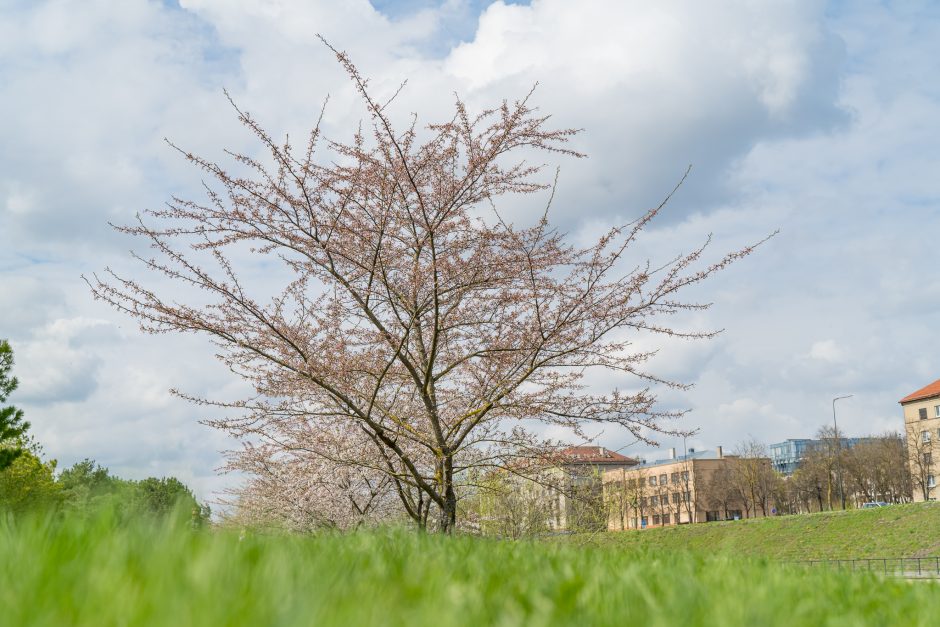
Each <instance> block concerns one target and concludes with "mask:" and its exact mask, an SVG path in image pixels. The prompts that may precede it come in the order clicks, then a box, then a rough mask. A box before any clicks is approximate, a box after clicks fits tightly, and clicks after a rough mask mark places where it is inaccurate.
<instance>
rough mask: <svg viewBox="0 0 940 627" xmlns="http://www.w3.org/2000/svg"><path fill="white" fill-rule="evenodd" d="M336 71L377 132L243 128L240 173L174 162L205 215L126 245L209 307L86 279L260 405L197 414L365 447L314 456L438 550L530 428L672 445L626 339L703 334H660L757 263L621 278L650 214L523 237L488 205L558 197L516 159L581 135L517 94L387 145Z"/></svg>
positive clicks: (641, 359) (362, 90)
mask: <svg viewBox="0 0 940 627" xmlns="http://www.w3.org/2000/svg"><path fill="white" fill-rule="evenodd" d="M334 52H335V53H336V57H337V59H338V60H339V62H340V63H341V64H342V66H343V67H344V68H345V69H346V71H347V72H348V74H349V76H350V78H351V80H352V82H353V84H354V85H355V86H356V88H357V89H358V90H359V94H360V95H361V97H362V100H363V102H364V104H365V107H366V108H367V110H368V114H369V116H370V122H371V126H370V128H369V132H363V131H362V130H360V131H359V132H357V133H355V134H354V135H353V138H352V140H351V141H350V142H348V143H343V142H339V141H332V140H330V141H324V139H323V138H322V137H321V130H320V125H319V123H318V124H317V126H316V127H315V128H314V129H313V131H312V132H311V134H310V137H309V140H308V141H307V142H306V146H305V147H304V148H303V149H301V150H296V149H295V148H294V147H293V146H291V145H290V143H289V142H288V141H286V140H285V141H284V142H283V143H278V142H277V141H275V140H274V138H273V137H272V136H271V135H270V134H269V133H268V132H267V131H266V130H264V129H263V128H262V126H261V125H260V124H259V123H258V122H257V121H256V120H255V119H254V118H252V117H251V116H250V115H249V114H248V113H246V112H243V111H241V110H238V109H237V108H236V110H237V112H238V113H237V115H238V117H239V119H240V121H241V122H242V123H243V124H244V125H245V126H246V127H247V128H248V129H249V130H250V131H251V132H252V133H254V134H255V135H256V137H257V138H258V140H259V141H260V143H261V144H263V146H264V147H265V148H266V151H267V157H266V158H264V159H262V158H255V157H252V156H249V155H242V154H232V155H231V156H232V157H233V158H234V160H235V162H236V163H237V164H238V165H237V167H238V168H240V171H241V172H243V173H233V172H231V171H229V170H227V169H226V168H225V167H223V166H222V165H220V164H218V163H216V162H215V161H213V160H211V159H208V158H204V157H201V156H198V155H194V154H192V153H189V152H187V151H185V150H182V149H180V152H181V153H182V155H183V156H185V158H186V159H188V160H189V161H190V162H191V163H192V164H194V165H195V166H196V167H198V168H200V169H202V170H203V171H204V172H205V174H206V175H207V177H208V178H209V179H210V181H214V184H207V185H206V192H207V200H206V201H203V202H199V201H196V200H188V199H183V198H174V199H173V200H172V201H171V202H170V203H168V206H167V207H166V208H164V209H162V210H156V211H149V212H147V214H148V219H147V221H145V220H144V219H141V220H140V221H139V223H138V224H136V225H132V226H125V227H119V228H118V230H119V231H121V232H123V233H126V234H129V235H132V236H135V237H139V238H141V239H142V240H143V241H145V242H147V243H148V244H149V245H150V247H151V248H152V249H153V254H152V256H143V255H139V256H138V259H139V260H140V261H141V262H142V263H143V264H144V266H145V267H146V269H147V270H148V271H150V272H151V273H154V274H156V275H162V276H163V277H165V278H167V279H169V280H170V281H172V282H174V283H175V284H176V285H177V286H179V287H186V288H190V289H194V290H199V291H201V294H202V297H201V298H196V297H193V298H192V299H190V301H189V302H179V301H180V298H181V292H180V291H179V290H174V291H171V292H170V293H167V294H161V293H159V292H158V288H157V287H156V286H155V285H149V286H148V285H147V284H146V283H144V282H140V281H139V280H138V279H135V278H130V277H126V276H121V275H118V274H117V273H115V272H112V271H110V270H108V271H107V274H106V276H104V277H99V276H97V275H96V276H94V277H92V278H91V279H89V284H90V286H91V288H92V291H93V293H94V295H95V296H96V297H97V298H100V299H103V300H104V301H106V302H108V303H110V304H111V305H113V306H114V307H115V308H117V309H118V310H120V311H123V312H127V313H128V314H131V315H132V316H135V317H137V318H138V319H139V321H140V324H141V327H142V329H143V330H145V331H147V332H153V333H164V332H180V333H197V334H202V335H205V336H208V337H210V338H211V339H212V340H213V341H214V342H215V343H216V344H217V346H218V351H219V355H220V358H221V359H222V361H223V362H224V363H225V364H226V365H227V366H228V367H229V368H230V369H231V370H232V371H234V372H235V373H237V374H238V375H239V376H241V377H243V378H244V379H246V380H247V381H249V382H250V383H251V384H252V385H253V386H254V388H255V390H256V394H255V395H254V396H253V397H252V398H251V399H246V400H234V401H231V400H216V399H206V400H202V402H205V403H208V404H210V405H214V406H216V407H220V408H223V409H226V410H230V411H231V412H233V413H234V414H236V416H235V417H233V418H226V419H218V420H213V421H212V424H214V425H216V426H218V427H220V428H222V429H225V430H226V431H228V432H229V433H231V434H233V435H235V436H236V437H243V438H246V439H248V440H252V441H262V442H266V443H274V441H275V440H276V432H277V430H278V429H279V428H280V427H278V426H277V425H279V424H281V423H289V424H290V428H292V429H295V430H299V429H310V430H314V431H315V430H317V429H319V428H320V424H321V423H323V424H326V425H328V426H329V428H330V429H333V428H335V429H336V430H337V431H338V432H339V433H341V434H342V433H346V434H348V437H349V438H351V439H356V440H358V439H359V438H361V437H363V436H364V437H365V438H366V439H368V441H369V446H368V447H365V448H361V449H358V452H357V453H356V455H355V456H354V457H353V458H349V457H345V456H342V455H337V454H336V453H335V451H331V450H316V451H314V454H316V455H317V456H319V457H322V458H325V459H334V460H337V462H341V463H344V464H351V465H354V466H365V467H367V468H368V469H369V471H370V472H371V471H377V472H382V473H384V474H385V475H386V476H387V477H389V479H390V480H391V485H392V486H393V489H394V491H395V493H396V494H397V495H398V497H399V499H400V500H401V505H402V508H403V509H404V511H405V512H406V514H407V515H408V516H410V517H411V519H413V520H414V521H415V522H416V523H417V524H418V525H421V526H425V525H428V521H429V519H430V521H431V524H432V526H434V527H436V528H438V529H440V530H443V531H450V530H452V529H453V528H454V526H455V523H456V519H457V512H458V507H457V500H458V493H459V487H460V482H461V480H462V479H461V478H462V477H463V476H465V475H466V474H467V471H468V470H469V469H472V468H476V467H489V468H500V467H502V468H505V467H508V466H509V465H511V464H512V460H513V456H514V455H515V453H516V451H517V450H519V449H520V448H523V449H526V450H529V449H530V447H531V446H538V445H541V444H540V443H539V442H536V440H537V439H538V438H536V437H535V436H534V435H533V433H534V431H533V430H532V429H531V428H530V427H529V425H531V424H532V423H533V421H536V422H540V423H542V424H546V423H548V424H552V425H559V426H561V427H564V428H569V429H571V430H573V431H574V432H575V433H578V434H581V433H583V432H582V429H583V428H584V427H585V426H587V425H616V426H619V427H623V428H626V429H627V430H628V431H629V432H631V433H633V434H634V436H636V437H637V438H638V439H640V440H642V441H650V439H651V438H652V435H651V434H655V433H657V432H659V433H669V434H674V435H680V434H682V433H684V431H683V430H681V429H678V428H676V427H675V426H674V425H673V423H672V421H673V420H674V419H676V418H678V417H679V416H681V415H682V412H678V411H664V410H661V409H659V408H658V405H657V403H656V395H655V393H654V392H653V391H651V389H650V387H649V385H650V384H658V385H665V386H671V387H676V388H682V387H684V386H683V384H682V383H681V382H676V381H668V380H664V379H662V378H660V377H658V376H656V375H655V374H653V373H650V372H647V371H645V370H644V363H645V362H646V361H647V359H648V358H649V357H650V356H651V354H652V353H650V352H647V351H641V352H636V351H635V350H631V333H632V334H635V333H653V334H661V335H665V336H681V337H685V338H691V339H701V338H708V337H710V336H712V335H713V333H710V332H700V331H683V330H681V329H678V328H676V327H675V326H670V325H669V324H668V322H667V319H668V318H669V317H670V316H672V315H673V314H676V313H677V312H682V311H686V310H699V309H704V308H706V307H707V306H708V305H707V304H702V303H698V302H694V301H689V300H686V299H685V298H684V297H683V294H685V292H686V288H687V287H689V286H692V285H694V284H698V283H700V282H701V281H703V280H704V279H706V278H708V277H709V276H711V275H712V274H714V273H716V272H718V271H720V270H721V269H723V268H725V267H726V266H728V265H729V264H730V263H732V262H734V261H735V260H737V259H740V258H741V257H743V256H745V255H747V254H749V253H750V252H751V251H752V250H753V246H748V247H745V248H743V249H741V250H738V251H735V252H733V253H730V254H727V255H725V256H723V257H720V258H718V259H717V260H716V261H714V262H713V263H706V262H705V261H704V258H703V255H704V252H705V249H706V246H707V243H708V239H707V238H706V239H705V242H704V243H703V245H702V246H701V247H700V248H697V249H695V250H693V251H692V252H690V253H688V254H684V255H681V256H678V257H676V258H674V259H672V260H671V261H668V262H666V263H665V264H662V265H654V264H651V263H650V262H648V261H644V260H639V261H638V260H635V259H634V260H630V259H629V258H628V255H629V253H630V246H631V245H632V244H633V243H634V242H635V241H636V240H637V238H638V237H639V236H640V235H641V233H642V231H643V230H644V229H645V228H646V227H647V226H648V225H649V223H650V222H651V221H652V220H653V219H654V218H655V217H656V216H657V214H659V212H660V211H661V209H662V205H660V206H658V207H654V208H653V209H651V210H649V211H647V212H645V213H644V214H643V215H642V216H641V217H639V218H638V219H636V220H633V221H631V222H629V223H627V224H623V225H621V226H616V227H614V228H612V229H610V230H609V231H607V232H606V233H604V234H603V235H602V236H601V237H600V238H599V239H598V240H597V241H596V242H594V243H592V244H589V245H587V246H581V245H577V244H574V243H572V241H571V240H569V239H568V238H566V236H565V235H564V234H563V233H560V232H559V231H557V230H555V229H554V228H552V227H551V226H550V225H549V222H548V218H547V209H546V212H545V214H544V215H543V216H542V217H541V218H540V219H539V220H537V221H535V224H534V225H532V226H518V225H516V224H513V223H510V222H509V221H507V220H505V219H504V218H503V216H502V215H501V214H500V213H499V212H498V210H497V208H496V205H495V202H496V201H497V199H499V198H500V197H501V196H504V195H507V194H532V193H534V192H539V191H542V190H545V191H546V193H547V192H549V191H551V190H552V189H553V185H552V184H551V182H550V180H546V179H544V178H543V177H541V176H540V175H541V173H542V168H541V167H540V166H538V165H532V164H530V163H529V162H528V161H526V160H524V159H523V157H522V153H523V152H525V154H526V155H531V154H533V153H535V152H537V151H543V152H551V153H556V154H560V155H568V156H573V157H578V156H581V155H579V154H578V153H577V152H576V151H574V150H572V149H571V148H568V147H567V143H566V142H568V141H569V140H570V139H571V137H572V136H573V135H574V134H575V132H576V131H574V130H572V129H560V130H559V129H552V128H550V127H549V126H548V120H549V118H548V116H545V115H542V114H539V113H538V112H537V111H536V109H535V108H534V107H533V105H532V104H531V102H530V97H528V96H527V97H525V98H523V99H522V100H520V101H518V102H515V103H512V104H511V103H508V102H503V103H502V104H501V105H499V106H497V107H495V108H492V109H488V110H485V111H482V112H480V113H478V114H471V113H470V112H469V111H468V110H467V108H466V107H465V106H464V103H463V102H461V101H460V100H457V101H456V105H455V113H454V114H453V116H452V117H451V118H450V119H447V120H445V121H443V122H441V123H437V124H431V125H429V126H427V127H425V128H424V129H421V128H419V127H418V126H417V122H416V121H414V120H412V122H411V123H410V124H408V125H406V126H405V127H404V128H403V129H399V128H398V127H396V125H395V124H394V123H393V120H392V117H391V115H390V113H389V111H390V102H382V101H379V100H377V99H376V97H375V96H374V95H373V93H372V92H371V91H370V89H369V85H368V81H367V80H366V79H365V78H363V76H362V75H361V74H360V73H359V71H358V70H357V69H356V67H355V66H354V65H353V64H352V62H351V61H350V60H349V59H348V57H347V56H346V54H344V53H342V52H339V51H335V50H334ZM530 96H531V94H530ZM233 106H235V105H234V103H233ZM324 145H325V150H326V154H325V155H321V154H320V153H321V149H322V148H323V146H324ZM213 185H214V186H213ZM667 200H668V198H667ZM549 204H550V200H549ZM151 222H153V223H151ZM249 253H250V254H253V255H260V256H261V257H263V259H264V260H266V261H267V262H268V263H272V264H279V265H278V267H279V268H281V269H282V270H283V271H285V272H287V273H289V274H290V279H288V280H286V281H285V283H284V285H283V286H281V287H279V288H277V287H276V286H274V285H266V286H265V290H257V291H256V290H253V289H252V288H251V287H250V286H249V284H248V282H247V281H246V280H245V275H244V274H243V273H241V272H240V271H239V269H238V268H239V267H240V266H239V258H238V257H239V255H242V254H249ZM272 276H275V277H276V276H279V275H277V274H274V275H272ZM272 281H273V279H272ZM271 289H275V292H276V295H275V296H274V297H273V298H270V299H268V298H267V297H265V296H261V295H259V294H263V293H264V292H265V291H266V290H271ZM591 369H600V370H609V371H613V372H616V373H618V374H621V375H624V376H630V377H633V379H631V380H630V382H629V388H628V389H629V391H625V390H619V389H614V390H611V391H610V392H608V393H591V392H589V391H587V390H586V389H585V385H584V376H585V373H586V372H587V371H589V370H591ZM637 382H640V383H641V385H640V386H639V387H638V386H637ZM639 388H642V389H639ZM193 400H196V401H199V400H200V399H193ZM272 433H273V434H274V435H273V436H272ZM340 439H342V438H340ZM341 448H343V449H348V447H345V445H341ZM349 450H352V449H349ZM298 472H300V471H298ZM432 510H433V515H432V514H431V512H432Z"/></svg>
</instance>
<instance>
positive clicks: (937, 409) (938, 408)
mask: <svg viewBox="0 0 940 627" xmlns="http://www.w3.org/2000/svg"><path fill="white" fill-rule="evenodd" d="M933 415H934V417H935V418H940V405H934V406H933Z"/></svg>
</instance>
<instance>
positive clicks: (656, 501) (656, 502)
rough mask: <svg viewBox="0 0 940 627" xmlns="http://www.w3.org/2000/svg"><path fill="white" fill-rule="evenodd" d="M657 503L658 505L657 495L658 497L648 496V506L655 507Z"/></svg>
mask: <svg viewBox="0 0 940 627" xmlns="http://www.w3.org/2000/svg"><path fill="white" fill-rule="evenodd" d="M657 505H659V497H658V496H651V497H650V507H656V506H657Z"/></svg>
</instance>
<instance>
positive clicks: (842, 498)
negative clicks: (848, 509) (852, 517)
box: [832, 394, 854, 510]
mask: <svg viewBox="0 0 940 627" xmlns="http://www.w3.org/2000/svg"><path fill="white" fill-rule="evenodd" d="M853 396H854V394H846V395H845V396H837V397H835V398H834V399H832V428H833V430H834V431H835V433H834V435H835V436H836V446H837V447H838V449H839V452H838V454H837V455H836V472H837V473H838V475H839V500H840V501H842V509H843V510H844V509H845V486H844V485H843V483H842V461H841V458H842V438H840V437H839V425H837V424H836V401H841V400H842V399H844V398H852V397H853Z"/></svg>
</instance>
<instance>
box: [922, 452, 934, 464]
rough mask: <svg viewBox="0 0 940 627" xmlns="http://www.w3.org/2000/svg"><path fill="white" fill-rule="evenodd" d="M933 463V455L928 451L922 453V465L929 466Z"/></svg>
mask: <svg viewBox="0 0 940 627" xmlns="http://www.w3.org/2000/svg"><path fill="white" fill-rule="evenodd" d="M932 463H933V455H931V454H930V453H924V465H925V466H930V465H931V464H932Z"/></svg>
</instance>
